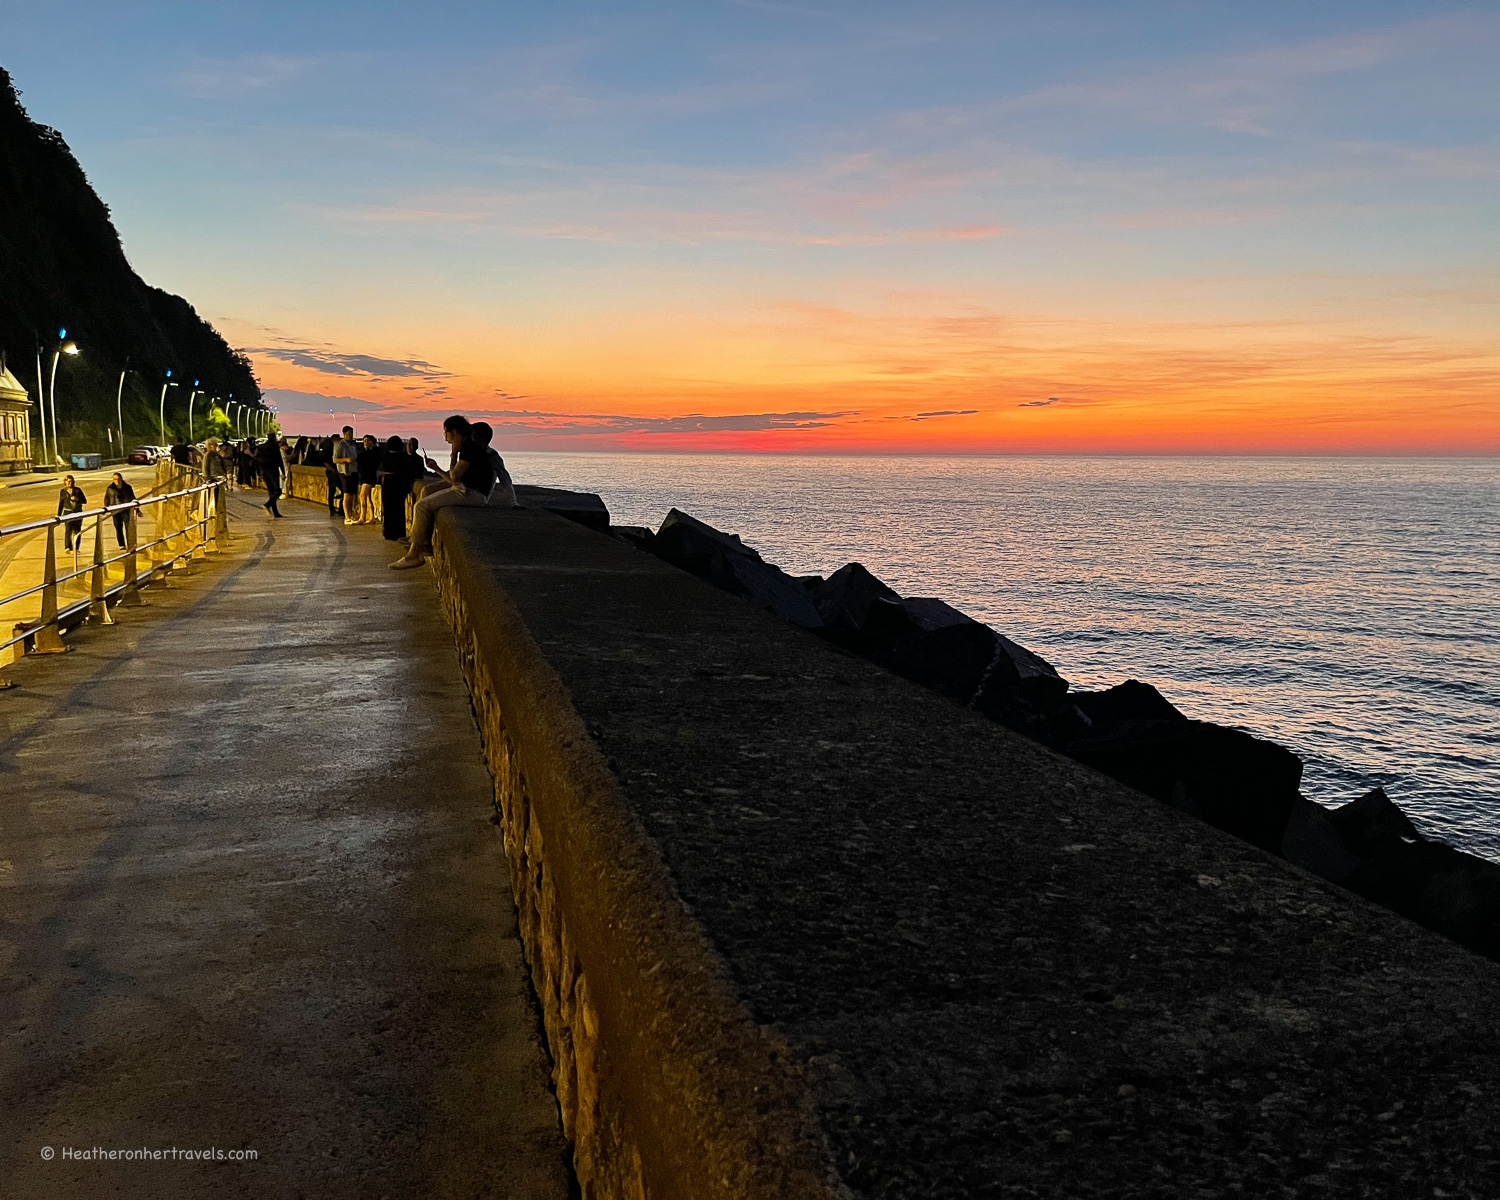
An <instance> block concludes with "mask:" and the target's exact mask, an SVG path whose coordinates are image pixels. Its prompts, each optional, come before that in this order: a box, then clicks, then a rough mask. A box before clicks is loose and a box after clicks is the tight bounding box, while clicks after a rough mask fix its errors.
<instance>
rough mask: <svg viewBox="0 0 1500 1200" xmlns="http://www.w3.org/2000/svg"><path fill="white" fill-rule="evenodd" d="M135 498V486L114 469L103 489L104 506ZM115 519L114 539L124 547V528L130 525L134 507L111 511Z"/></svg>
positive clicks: (121, 547) (128, 501)
mask: <svg viewBox="0 0 1500 1200" xmlns="http://www.w3.org/2000/svg"><path fill="white" fill-rule="evenodd" d="M134 499H135V488H133V487H131V486H130V485H129V484H128V483H126V482H125V476H123V475H121V474H120V472H118V471H116V472H115V473H114V476H113V477H112V478H111V479H110V481H109V486H108V487H107V488H105V489H104V507H105V508H113V507H114V506H115V505H116V504H129V503H130V502H131V501H132V500H134ZM110 515H111V516H112V517H114V519H115V541H117V542H119V543H120V549H121V550H123V549H125V530H126V529H128V528H129V527H130V519H131V518H132V517H133V516H135V509H133V508H127V509H125V510H124V511H123V512H117V513H111V514H110Z"/></svg>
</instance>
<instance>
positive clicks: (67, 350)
mask: <svg viewBox="0 0 1500 1200" xmlns="http://www.w3.org/2000/svg"><path fill="white" fill-rule="evenodd" d="M77 353H78V346H77V343H75V342H70V341H68V331H67V330H66V329H59V330H58V331H57V349H56V350H54V351H53V352H52V375H51V378H50V379H49V381H48V384H47V390H48V391H49V392H50V393H51V399H50V407H51V409H52V454H53V456H54V457H59V458H60V457H61V454H60V452H59V450H58V442H57V360H58V359H59V358H60V357H61V356H62V355H64V354H69V355H72V354H77Z"/></svg>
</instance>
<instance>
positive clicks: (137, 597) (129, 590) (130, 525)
mask: <svg viewBox="0 0 1500 1200" xmlns="http://www.w3.org/2000/svg"><path fill="white" fill-rule="evenodd" d="M140 512H141V506H140V504H139V503H137V504H136V506H135V507H134V508H132V509H131V510H130V512H129V513H127V514H126V517H127V520H126V522H125V590H124V591H123V592H121V593H120V598H119V599H118V600H116V601H115V603H116V604H128V605H129V606H130V607H132V608H135V607H136V606H138V605H141V604H144V603H145V601H144V600H142V599H141V585H140V583H139V581H138V580H137V579H136V572H137V570H138V567H137V564H136V557H135V543H136V533H135V526H136V518H137V517H138V516H140Z"/></svg>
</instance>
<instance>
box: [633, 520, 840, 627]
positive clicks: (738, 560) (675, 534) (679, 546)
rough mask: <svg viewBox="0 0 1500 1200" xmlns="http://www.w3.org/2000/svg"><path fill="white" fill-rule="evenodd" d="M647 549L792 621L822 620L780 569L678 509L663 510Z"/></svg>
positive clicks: (810, 623)
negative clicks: (662, 519)
mask: <svg viewBox="0 0 1500 1200" xmlns="http://www.w3.org/2000/svg"><path fill="white" fill-rule="evenodd" d="M652 552H653V553H654V554H655V555H656V556H657V557H658V558H660V559H663V560H664V561H666V562H669V563H671V564H672V565H673V566H677V567H681V568H682V569H683V570H685V571H690V572H691V573H692V574H694V575H696V576H698V577H699V578H700V579H702V580H704V581H705V582H707V583H711V584H713V585H714V586H715V587H718V588H722V589H723V590H724V591H726V592H729V593H731V594H733V595H736V596H742V597H744V598H745V599H746V600H749V601H750V602H751V603H752V604H754V605H756V606H757V607H759V608H764V609H768V610H770V611H771V612H773V613H775V614H776V615H777V616H778V617H781V618H782V619H783V620H786V621H790V622H792V624H794V625H801V626H802V627H803V628H805V629H817V628H819V627H820V626H821V625H822V624H823V620H822V618H821V617H820V616H818V610H817V607H816V606H815V605H814V604H813V602H812V600H811V599H810V598H809V596H808V594H807V592H806V590H805V589H804V588H803V587H802V585H801V584H799V583H798V582H797V581H796V580H795V579H793V578H792V577H791V576H790V575H788V574H787V573H786V572H785V571H783V570H782V569H781V568H780V567H777V566H774V565H773V564H771V563H768V562H766V561H764V560H763V559H762V558H761V556H760V555H759V554H757V553H756V552H755V550H753V549H752V548H751V547H749V546H746V545H745V544H744V543H743V542H741V541H740V539H739V536H738V535H737V534H732V533H725V532H724V531H723V530H720V529H715V528H714V527H713V526H712V525H709V524H707V523H706V522H703V521H700V520H698V519H697V518H696V517H691V516H689V515H688V514H687V513H685V512H681V511H680V510H678V509H675V508H674V509H672V510H671V511H670V512H669V513H667V516H666V520H664V521H663V522H662V523H661V528H660V529H658V530H657V531H656V539H655V541H654V542H653V544H652Z"/></svg>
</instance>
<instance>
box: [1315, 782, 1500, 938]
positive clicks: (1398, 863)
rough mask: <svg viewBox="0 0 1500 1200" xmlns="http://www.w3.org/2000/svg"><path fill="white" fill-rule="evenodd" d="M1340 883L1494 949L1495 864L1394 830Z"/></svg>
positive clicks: (1499, 892) (1499, 907) (1499, 872)
mask: <svg viewBox="0 0 1500 1200" xmlns="http://www.w3.org/2000/svg"><path fill="white" fill-rule="evenodd" d="M1355 803H1356V804H1357V803H1359V801H1355ZM1346 807H1348V806H1346ZM1392 807H1393V808H1394V807H1395V806H1394V805H1392ZM1397 811H1399V810H1397ZM1344 886H1345V887H1347V888H1349V889H1350V890H1351V891H1355V892H1358V893H1359V894H1360V895H1361V896H1364V897H1365V898H1366V899H1369V900H1373V901H1374V902H1375V903H1376V904H1383V905H1385V907H1387V908H1391V909H1394V910H1395V911H1396V912H1398V913H1400V914H1402V916H1405V917H1410V918H1411V919H1412V920H1413V921H1416V922H1417V923H1418V924H1421V925H1425V926H1427V928H1428V929H1432V930H1436V931H1437V932H1438V933H1442V934H1445V935H1447V936H1448V937H1450V938H1452V939H1453V940H1454V941H1456V942H1461V943H1463V944H1464V945H1466V946H1468V947H1470V948H1471V949H1474V950H1478V951H1479V952H1480V953H1482V954H1488V955H1490V956H1491V957H1496V956H1497V955H1500V940H1497V922H1500V865H1497V864H1495V863H1492V862H1489V861H1488V860H1486V859H1483V858H1476V857H1475V856H1474V855H1472V854H1464V853H1463V852H1462V851H1460V850H1455V849H1454V848H1453V847H1452V846H1445V845H1443V844H1442V843H1441V842H1432V841H1427V840H1425V839H1422V838H1418V839H1417V840H1415V841H1411V840H1408V839H1407V838H1406V837H1403V836H1401V835H1399V834H1396V835H1393V836H1390V837H1387V838H1386V839H1385V840H1384V841H1382V842H1380V844H1379V845H1378V847H1377V848H1376V850H1375V853H1374V854H1373V855H1372V856H1371V857H1370V859H1369V860H1368V861H1367V862H1365V863H1363V864H1361V865H1360V866H1359V867H1358V868H1357V869H1356V870H1354V871H1353V872H1352V873H1351V874H1350V875H1349V876H1348V878H1347V879H1345V880H1344Z"/></svg>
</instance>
